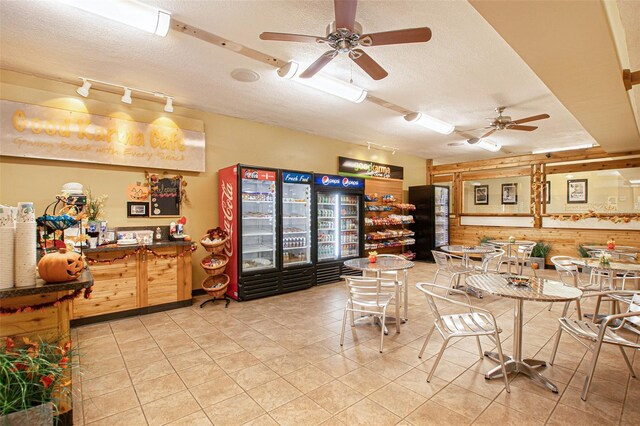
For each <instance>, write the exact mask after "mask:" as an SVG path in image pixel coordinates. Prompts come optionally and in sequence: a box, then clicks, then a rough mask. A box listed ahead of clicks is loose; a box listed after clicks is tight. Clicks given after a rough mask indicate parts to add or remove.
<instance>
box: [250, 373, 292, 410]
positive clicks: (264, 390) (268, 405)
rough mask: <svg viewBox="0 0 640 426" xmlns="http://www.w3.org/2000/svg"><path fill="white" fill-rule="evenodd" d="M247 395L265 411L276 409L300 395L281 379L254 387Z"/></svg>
mask: <svg viewBox="0 0 640 426" xmlns="http://www.w3.org/2000/svg"><path fill="white" fill-rule="evenodd" d="M247 393H248V394H249V395H250V396H251V398H253V399H254V400H255V401H256V402H257V403H258V404H260V406H261V407H262V408H264V409H265V410H266V411H271V410H273V409H275V408H278V407H279V406H281V405H283V404H286V403H287V402H289V401H292V400H294V399H296V398H298V397H299V396H301V395H302V393H301V392H300V391H299V390H298V389H296V388H295V387H294V386H293V385H291V384H290V383H289V382H287V381H286V380H284V379H283V378H279V379H276V380H273V381H271V382H269V383H265V384H264V385H260V386H258V387H255V388H253V389H251V390H249V391H248V392H247Z"/></svg>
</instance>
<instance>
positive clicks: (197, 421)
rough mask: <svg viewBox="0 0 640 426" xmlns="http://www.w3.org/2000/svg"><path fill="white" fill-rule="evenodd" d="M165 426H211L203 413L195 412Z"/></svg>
mask: <svg viewBox="0 0 640 426" xmlns="http://www.w3.org/2000/svg"><path fill="white" fill-rule="evenodd" d="M167 426H213V423H211V421H210V420H209V418H208V417H207V415H206V414H205V413H204V411H196V412H195V413H192V414H189V415H188V416H185V417H183V418H181V419H178V420H176V421H173V422H171V423H167Z"/></svg>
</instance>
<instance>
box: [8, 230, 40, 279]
mask: <svg viewBox="0 0 640 426" xmlns="http://www.w3.org/2000/svg"><path fill="white" fill-rule="evenodd" d="M36 236H37V229H36V223H35V222H18V223H16V234H15V243H14V247H15V254H14V259H13V265H14V276H15V278H14V279H15V283H16V287H29V286H33V285H35V284H36Z"/></svg>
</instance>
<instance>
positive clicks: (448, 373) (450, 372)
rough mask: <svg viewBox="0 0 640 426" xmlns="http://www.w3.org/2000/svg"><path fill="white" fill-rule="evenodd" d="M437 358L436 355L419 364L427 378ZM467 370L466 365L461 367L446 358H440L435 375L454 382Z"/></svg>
mask: <svg viewBox="0 0 640 426" xmlns="http://www.w3.org/2000/svg"><path fill="white" fill-rule="evenodd" d="M435 360H436V357H435V356H434V357H432V358H430V359H428V360H426V361H425V362H423V363H422V364H420V365H418V367H417V368H418V369H420V370H423V371H424V372H425V378H426V377H427V376H428V375H429V372H430V371H431V369H432V368H433V364H434V362H435ZM465 371H466V368H465V367H461V366H459V365H458V364H454V363H452V362H449V361H447V360H446V359H444V357H443V358H442V359H440V362H439V363H438V366H437V367H436V371H435V372H434V373H433V376H434V377H440V378H441V379H442V380H446V381H447V382H452V381H454V380H455V379H456V377H458V376H459V375H461V374H462V373H464V372H465Z"/></svg>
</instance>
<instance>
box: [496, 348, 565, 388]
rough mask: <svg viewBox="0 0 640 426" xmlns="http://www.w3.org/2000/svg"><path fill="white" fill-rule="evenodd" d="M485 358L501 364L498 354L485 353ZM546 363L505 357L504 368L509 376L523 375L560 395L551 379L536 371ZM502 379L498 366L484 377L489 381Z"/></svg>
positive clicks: (537, 360)
mask: <svg viewBox="0 0 640 426" xmlns="http://www.w3.org/2000/svg"><path fill="white" fill-rule="evenodd" d="M484 356H486V357H488V358H491V359H492V360H494V361H496V362H498V363H499V362H500V357H499V356H498V353H497V352H488V351H487V352H485V353H484ZM546 366H547V363H546V361H542V360H539V359H523V360H522V361H517V360H514V359H513V358H512V357H510V356H507V355H505V360H504V367H505V369H506V370H507V374H511V373H522V374H524V375H525V376H527V377H528V378H530V379H531V380H533V381H534V382H536V383H538V384H539V385H542V386H544V387H546V388H548V389H549V390H550V391H552V392H553V393H558V387H557V386H556V385H554V384H553V383H552V382H551V381H550V380H549V379H547V378H546V377H544V376H543V375H542V374H540V373H539V372H537V371H536V370H534V368H536V367H546ZM498 377H500V378H502V367H501V366H500V365H498V366H497V367H495V368H493V369H491V370H489V371H488V372H487V374H485V375H484V378H485V379H487V380H491V379H495V378H498Z"/></svg>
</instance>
